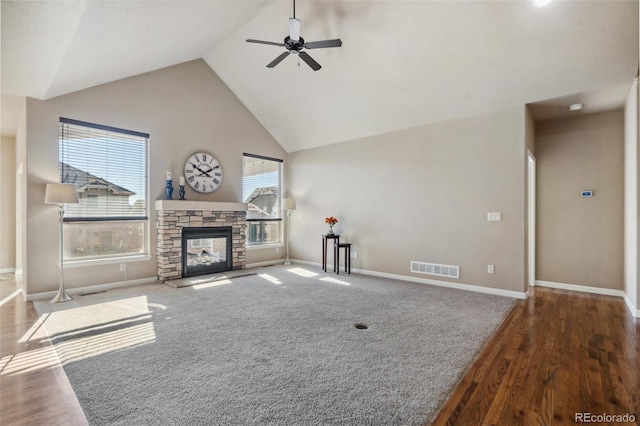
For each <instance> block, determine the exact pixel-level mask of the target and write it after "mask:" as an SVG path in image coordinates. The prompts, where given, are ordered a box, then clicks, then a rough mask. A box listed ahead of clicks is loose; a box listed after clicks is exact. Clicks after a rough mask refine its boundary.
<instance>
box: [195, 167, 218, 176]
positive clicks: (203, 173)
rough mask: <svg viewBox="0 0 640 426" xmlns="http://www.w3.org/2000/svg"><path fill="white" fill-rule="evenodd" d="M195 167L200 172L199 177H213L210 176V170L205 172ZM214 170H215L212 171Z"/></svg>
mask: <svg viewBox="0 0 640 426" xmlns="http://www.w3.org/2000/svg"><path fill="white" fill-rule="evenodd" d="M193 167H194V168H196V169H198V171H199V172H200V174H199V175H198V176H203V175H204V176H206V177H211V176H209V172H210V171H211V170H208V171H206V172H205V171H204V170H202V169H201V168H200V167H198V166H193ZM212 170H213V169H212Z"/></svg>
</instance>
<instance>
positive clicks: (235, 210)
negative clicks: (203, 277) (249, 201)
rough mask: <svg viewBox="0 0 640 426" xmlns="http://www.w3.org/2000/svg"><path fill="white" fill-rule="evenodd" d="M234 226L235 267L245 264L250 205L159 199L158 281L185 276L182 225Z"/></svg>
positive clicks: (196, 226)
mask: <svg viewBox="0 0 640 426" xmlns="http://www.w3.org/2000/svg"><path fill="white" fill-rule="evenodd" d="M215 226H231V229H232V248H231V253H232V256H233V269H234V270H237V269H244V268H245V265H246V247H245V241H246V236H247V205H246V204H244V203H216V202H205V201H172V200H158V201H156V232H157V246H156V257H157V260H158V281H159V282H165V281H169V280H175V279H178V278H182V228H202V227H215Z"/></svg>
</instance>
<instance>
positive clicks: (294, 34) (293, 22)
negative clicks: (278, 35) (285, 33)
mask: <svg viewBox="0 0 640 426" xmlns="http://www.w3.org/2000/svg"><path fill="white" fill-rule="evenodd" d="M289 38H290V39H291V40H293V41H298V40H300V20H299V19H296V18H289Z"/></svg>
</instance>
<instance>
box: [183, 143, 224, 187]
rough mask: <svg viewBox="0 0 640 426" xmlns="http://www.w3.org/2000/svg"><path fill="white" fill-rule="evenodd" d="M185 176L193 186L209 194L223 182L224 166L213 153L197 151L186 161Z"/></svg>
mask: <svg viewBox="0 0 640 426" xmlns="http://www.w3.org/2000/svg"><path fill="white" fill-rule="evenodd" d="M184 177H185V179H186V181H187V183H188V184H189V186H190V187H191V188H193V189H194V190H196V191H198V192H202V193H203V194H208V193H210V192H213V191H215V190H216V189H218V187H219V186H220V184H221V183H222V167H220V163H218V160H216V159H215V157H214V156H213V155H211V154H208V153H206V152H196V153H195V154H193V155H191V156H190V157H189V158H187V161H186V162H185V163H184Z"/></svg>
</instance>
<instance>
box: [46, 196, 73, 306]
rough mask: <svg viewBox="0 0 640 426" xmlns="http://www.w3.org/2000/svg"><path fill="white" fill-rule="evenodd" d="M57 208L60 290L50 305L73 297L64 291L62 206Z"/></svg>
mask: <svg viewBox="0 0 640 426" xmlns="http://www.w3.org/2000/svg"><path fill="white" fill-rule="evenodd" d="M58 206H59V209H60V230H59V232H60V250H59V252H60V288H59V289H58V294H56V297H54V298H53V299H51V303H58V302H68V301H69V300H72V299H73V297H71V296H69V294H68V293H67V292H66V291H65V290H64V264H63V259H64V231H63V229H62V226H63V222H64V204H62V203H60V204H59V205H58Z"/></svg>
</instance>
